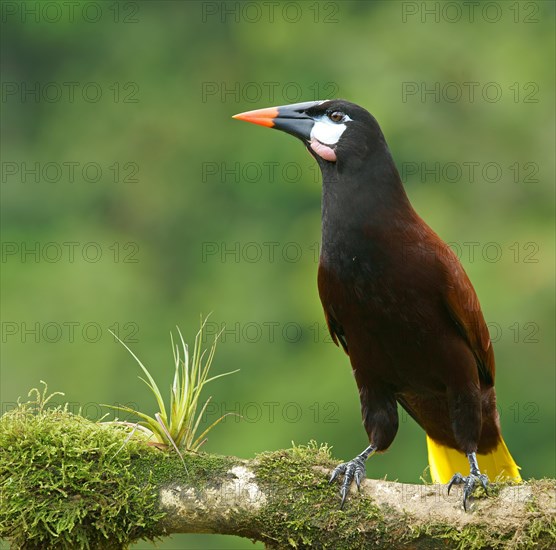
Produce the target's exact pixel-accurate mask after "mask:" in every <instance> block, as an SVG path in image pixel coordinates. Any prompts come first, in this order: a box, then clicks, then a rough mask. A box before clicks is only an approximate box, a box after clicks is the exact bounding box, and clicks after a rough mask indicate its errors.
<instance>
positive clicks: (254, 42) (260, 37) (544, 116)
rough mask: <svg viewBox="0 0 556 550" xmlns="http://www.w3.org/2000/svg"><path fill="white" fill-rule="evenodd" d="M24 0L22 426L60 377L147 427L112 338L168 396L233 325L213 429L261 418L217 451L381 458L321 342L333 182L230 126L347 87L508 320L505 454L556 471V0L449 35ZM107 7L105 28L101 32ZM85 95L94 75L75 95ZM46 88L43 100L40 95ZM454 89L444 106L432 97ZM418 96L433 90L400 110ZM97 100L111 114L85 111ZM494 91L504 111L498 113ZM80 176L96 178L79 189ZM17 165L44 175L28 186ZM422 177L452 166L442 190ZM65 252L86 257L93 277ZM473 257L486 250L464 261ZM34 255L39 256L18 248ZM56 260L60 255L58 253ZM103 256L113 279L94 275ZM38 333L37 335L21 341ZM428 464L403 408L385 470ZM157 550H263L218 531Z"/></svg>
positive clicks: (11, 274)
mask: <svg viewBox="0 0 556 550" xmlns="http://www.w3.org/2000/svg"><path fill="white" fill-rule="evenodd" d="M4 4H9V5H13V6H15V9H16V13H15V14H14V15H12V14H11V12H5V13H4V14H3V24H2V27H3V28H2V80H3V89H2V91H3V95H2V151H1V152H2V162H3V164H2V240H3V256H2V264H1V268H2V294H1V299H2V357H1V372H0V377H1V378H0V382H1V400H2V407H3V410H6V409H8V408H9V407H11V406H12V404H13V402H14V401H15V400H16V399H17V397H18V396H24V395H26V394H27V391H28V390H29V389H30V388H31V387H34V386H37V385H38V383H39V380H46V381H47V382H48V384H49V388H50V389H51V390H52V391H54V390H59V391H64V392H65V398H66V400H67V401H69V402H70V403H72V406H74V407H75V409H76V410H77V408H78V407H79V406H83V407H84V411H85V413H86V414H87V415H88V416H90V417H92V418H96V417H98V416H100V414H101V410H100V408H99V406H98V405H97V404H98V403H114V402H124V403H126V402H127V403H134V404H136V405H137V406H139V407H140V408H142V409H144V410H146V411H148V412H151V413H152V412H154V403H153V399H152V397H151V396H150V395H149V393H148V390H147V389H146V387H144V385H143V384H142V383H141V382H140V381H139V380H138V379H137V375H138V368H137V366H136V365H135V364H134V362H133V360H132V359H131V357H130V356H129V355H128V354H127V353H126V352H125V350H124V349H123V348H122V347H121V346H120V345H118V344H117V343H115V341H114V338H113V337H112V336H111V335H110V334H109V332H108V328H109V327H112V328H113V329H114V328H115V329H116V330H118V331H119V332H118V333H119V335H120V337H122V338H123V339H124V340H126V342H127V343H128V344H129V345H130V346H131V347H132V348H133V350H134V351H135V352H136V353H137V355H138V356H139V357H141V359H142V360H143V361H144V362H145V364H146V365H147V366H148V367H149V368H150V369H152V372H153V374H154V375H155V377H156V379H157V380H158V381H159V382H160V386H161V387H164V388H167V387H169V384H170V381H171V376H172V356H171V349H170V345H169V343H170V340H169V332H170V331H171V330H172V329H174V327H175V326H176V325H179V326H180V328H181V329H182V331H183V332H184V334H185V336H186V339H188V340H189V341H192V339H193V337H194V334H195V332H196V330H197V327H198V322H199V315H200V314H201V313H203V314H207V313H209V312H212V315H211V317H210V320H209V329H210V331H211V332H213V333H214V332H215V331H216V330H217V329H218V328H219V327H221V326H222V325H224V324H225V325H226V327H227V332H225V333H224V335H223V341H222V343H221V344H220V345H219V348H218V350H217V355H216V360H215V363H214V372H215V373H217V372H224V371H227V370H233V369H236V368H240V369H241V371H240V372H239V373H238V374H235V375H233V376H231V377H228V378H225V379H224V380H221V381H218V382H216V383H214V385H212V387H210V388H209V389H208V391H207V394H206V396H207V397H208V395H212V396H213V403H214V406H213V408H212V409H211V410H210V414H209V415H207V420H208V421H211V420H214V419H215V418H216V417H217V414H220V413H224V412H228V411H231V412H238V413H241V414H243V415H244V418H243V420H241V421H240V420H239V419H238V418H236V417H229V418H227V419H226V421H225V422H224V423H223V424H221V425H220V426H219V427H217V428H216V429H215V430H214V432H212V433H211V435H210V437H209V440H208V442H207V443H206V446H205V447H204V448H205V450H206V451H208V452H214V453H222V454H233V455H239V456H242V457H252V456H253V455H254V454H255V453H257V452H261V451H266V450H272V449H278V448H281V447H286V446H290V445H291V442H292V441H295V442H296V443H305V442H307V441H308V440H310V439H316V440H317V441H320V442H324V441H326V442H328V443H329V444H331V445H333V446H334V453H335V454H336V456H337V457H339V458H345V459H347V458H351V457H352V456H354V455H355V454H356V453H358V452H359V451H360V450H361V449H362V448H363V447H364V446H365V445H366V442H367V441H366V436H365V433H364V430H363V428H362V427H361V420H360V414H359V404H358V396H357V390H356V387H355V384H354V381H353V377H352V375H351V370H350V368H349V363H348V360H347V358H346V357H345V355H344V354H343V353H342V352H341V351H339V350H338V349H337V348H336V347H335V346H334V345H333V344H332V343H330V341H329V339H328V338H327V337H326V336H327V335H326V330H325V325H324V320H323V315H322V311H321V306H320V302H319V298H318V294H317V289H316V270H317V263H316V260H315V254H316V252H315V251H316V250H317V246H318V244H317V243H318V242H319V238H320V182H319V179H318V178H317V177H316V171H315V170H316V167H315V166H314V163H313V161H312V159H311V158H310V156H309V155H308V154H307V153H306V152H305V151H304V150H303V147H302V145H301V144H300V143H299V142H297V141H296V140H294V139H293V138H291V137H289V136H286V135H285V134H281V133H279V132H272V131H269V130H266V129H262V128H256V127H253V126H249V125H247V124H244V123H240V122H236V121H233V120H231V118H230V117H231V115H233V114H234V113H237V112H240V111H245V110H249V109H255V108H260V107H267V106H272V105H281V104H285V103H291V102H295V101H305V100H313V99H324V98H327V97H331V95H334V96H335V97H343V98H346V99H349V100H351V101H354V102H356V103H359V104H361V105H363V106H365V107H366V108H368V109H369V110H370V111H371V112H372V113H373V114H374V115H375V117H376V118H377V119H378V121H379V122H380V124H381V126H382V128H383V131H384V133H385V135H386V138H387V140H388V142H389V145H390V148H391V150H392V154H393V156H394V158H395V160H396V162H397V164H398V166H399V167H400V170H401V171H402V167H406V168H405V170H403V172H404V181H405V184H406V188H407V191H408V194H409V196H410V198H411V200H412V202H413V204H414V206H415V208H416V209H417V211H418V212H419V213H420V214H421V215H422V216H423V218H424V219H425V220H427V222H428V223H429V224H430V225H431V226H432V227H433V228H434V229H435V230H436V231H437V232H438V233H439V234H440V235H441V236H442V237H443V238H444V239H445V240H446V241H449V242H452V243H454V246H455V247H456V249H457V250H458V251H460V252H461V253H462V257H461V259H462V262H463V264H464V266H465V268H466V270H467V271H468V273H469V275H470V277H471V280H472V281H473V283H474V285H475V288H476V290H477V293H478V295H479V298H480V300H481V303H482V306H483V311H484V313H485V317H486V319H487V320H488V321H489V323H491V326H492V331H493V339H494V340H495V344H494V345H495V352H496V359H497V366H498V374H497V388H498V395H499V407H500V413H501V420H502V425H503V431H504V434H505V439H506V442H507V443H508V446H509V447H510V449H511V450H512V452H513V454H514V456H515V458H516V460H517V462H518V463H519V464H520V465H521V466H522V468H523V470H522V471H523V475H524V476H525V477H526V478H528V477H537V478H538V477H543V476H551V477H553V476H554V475H555V473H554V436H555V434H554V402H555V399H554V397H555V391H554V387H555V376H554V365H555V357H554V339H553V336H554V218H553V216H554V181H555V178H554V176H555V174H554V150H555V147H554V146H555V143H554V116H555V113H554V61H555V60H554V4H553V3H552V2H529V3H520V4H519V6H520V9H521V11H516V8H515V7H514V9H513V11H512V10H511V9H510V7H509V6H510V2H498V3H496V2H495V3H491V4H496V5H498V6H499V8H500V12H501V14H502V15H501V17H500V19H499V20H498V21H495V22H492V18H493V17H494V15H493V14H494V12H492V13H487V14H486V15H483V12H482V11H481V10H482V8H483V7H484V4H482V3H481V5H480V6H479V7H478V8H477V10H478V11H477V13H476V14H475V18H474V21H473V22H470V21H469V17H467V16H465V13H467V12H466V11H465V10H464V11H463V15H462V16H461V18H460V20H459V21H454V22H449V21H447V20H446V18H448V19H452V20H454V18H456V16H457V12H455V11H454V12H442V9H440V15H439V22H435V16H434V15H425V14H424V13H421V10H422V5H421V2H418V3H416V2H409V3H404V2H396V1H392V2H319V3H316V2H301V3H296V2H290V3H289V4H290V7H289V8H287V11H285V12H284V11H283V10H284V6H285V4H282V3H280V4H279V5H278V6H277V7H276V8H274V9H275V11H274V14H273V16H272V17H270V16H269V10H270V4H269V3H265V2H263V3H261V4H259V6H260V11H259V8H257V7H256V5H255V4H254V3H252V2H248V3H244V4H238V3H236V2H227V3H221V2H205V3H198V2H179V1H174V2H165V1H161V2H120V3H119V4H118V5H117V9H118V10H119V11H116V4H114V3H113V2H92V4H94V5H96V6H97V8H96V9H91V11H90V12H86V16H85V17H84V16H83V15H82V11H81V7H78V8H76V12H75V17H74V20H73V21H70V17H69V16H68V15H67V11H63V12H62V13H63V14H64V15H63V16H62V17H61V19H60V20H59V21H53V19H55V13H56V12H55V11H54V8H55V7H56V6H54V8H51V9H52V10H53V11H50V12H47V13H46V14H45V13H44V12H43V13H42V16H41V15H39V18H40V21H38V22H37V21H36V16H34V15H32V14H31V15H29V14H28V15H27V17H25V18H24V19H25V20H24V21H22V20H21V13H22V11H21V10H23V9H24V5H22V4H20V3H15V2H11V3H4ZM27 4H28V5H31V6H34V5H35V4H36V3H35V2H27ZM45 4H55V3H54V2H47V3H45ZM89 4H91V3H89ZM451 4H454V3H451ZM526 4H528V5H533V7H534V8H536V9H533V10H532V8H530V7H528V8H526ZM291 5H293V6H294V7H291ZM435 5H442V3H435V2H432V3H429V5H428V7H429V8H431V9H439V8H434V6H435ZM22 6H23V7H22ZM3 9H5V6H4V8H3ZM10 9H11V8H10ZM404 9H405V13H406V16H405V17H404ZM413 9H417V10H418V13H417V14H416V15H411V14H410V13H408V10H409V12H411V11H412V10H413ZM451 9H454V8H451ZM462 9H463V8H462ZM98 10H100V14H101V17H100V19H99V20H98V21H97V22H92V21H87V20H86V19H87V18H88V19H95V18H96V14H97V13H99V11H98ZM225 10H228V11H227V12H226V11H225ZM298 15H300V19H299V21H295V19H296V17H297V16H298ZM516 18H517V22H516V21H515V19H516ZM487 19H488V20H487ZM67 82H77V83H78V84H77V87H76V88H75V98H74V100H73V101H69V98H68V97H69V96H68V93H67V90H68V87H67V85H64V84H63V83H67ZM469 82H475V83H478V84H477V85H476V87H474V90H475V97H474V98H473V99H470V97H469V93H468V90H469V89H470V85H468V84H464V83H469ZM36 83H38V86H39V87H41V88H40V90H41V91H44V90H45V87H46V92H47V93H48V92H49V93H50V95H49V96H48V97H47V98H45V97H44V96H40V97H39V100H38V101H35V98H34V96H33V95H24V96H22V89H23V87H24V86H27V87H32V86H34V85H35V84H36ZM48 83H53V84H50V88H49V87H48ZM87 83H95V84H94V86H95V88H92V87H91V85H86V84H87ZM115 83H118V84H117V85H118V86H119V88H118V89H117V88H116V86H115V85H114V84H115ZM435 83H439V84H438V85H439V86H440V94H439V96H438V97H435V95H434V93H431V94H426V95H425V96H424V97H423V96H421V93H420V92H421V91H422V90H423V89H424V88H426V89H434V86H435ZM447 83H453V84H450V85H449V86H448V87H446V84H447ZM487 83H495V85H493V86H491V87H490V88H488V89H487V90H486V91H485V85H486V84H487ZM516 83H517V85H516ZM14 86H15V90H16V91H15V93H12V91H13V90H14ZM404 86H405V88H406V89H407V87H408V86H409V87H415V88H416V89H417V90H418V92H417V93H416V94H414V95H408V96H407V97H405V98H404V97H403V96H402V90H403V89H404ZM474 86H475V85H474ZM99 88H100V89H101V91H102V97H101V98H100V99H99V100H98V101H96V102H92V101H86V100H84V99H83V96H82V93H83V90H84V89H87V91H88V92H90V93H91V96H93V92H94V91H95V89H99ZM56 90H61V91H62V97H61V99H60V100H52V99H51V98H52V97H55V93H56ZM118 90H119V94H118V96H117V97H116V96H115V94H116V92H117V91H118ZM458 90H459V91H461V92H462V96H461V98H459V99H458V98H457V97H456V95H455V94H456V93H457V92H458ZM497 90H500V91H501V96H500V98H499V99H498V100H496V101H492V100H488V98H487V99H485V97H484V96H483V92H484V93H492V94H493V95H490V96H488V97H489V98H490V99H492V97H494V94H495V93H496V91H497ZM91 96H89V97H91ZM48 98H50V99H48ZM454 98H455V99H454ZM131 99H136V100H137V101H136V102H130V101H129V100H131ZM124 100H126V101H124ZM67 162H75V163H78V164H77V165H76V172H75V178H74V181H73V182H71V181H69V177H68V171H67V164H66V165H65V166H64V165H63V164H62V163H67ZM471 162H476V163H479V164H478V167H477V168H476V173H475V177H474V178H473V181H470V178H469V177H468V174H467V173H466V166H469V164H464V163H471ZM22 163H26V165H27V167H28V168H33V167H34V165H35V163H39V167H40V170H41V171H42V170H47V172H45V173H44V174H40V175H39V176H38V179H39V181H35V176H34V175H32V174H31V175H29V174H28V175H27V180H26V181H22V180H23V178H22V175H21V170H22V169H23V164H22ZM47 163H55V164H54V165H48V166H50V168H45V166H47ZM86 163H96V164H95V165H98V166H100V167H101V170H102V175H101V177H100V179H99V180H98V181H86V179H84V178H83V177H82V170H83V166H84V165H86ZM114 163H118V166H119V169H120V173H119V176H118V177H115V173H114V170H115V167H114ZM127 163H131V164H127ZM270 163H276V165H274V167H273V165H272V164H270ZM288 163H289V164H288ZM421 163H425V164H426V167H427V168H428V169H433V171H434V169H435V163H439V164H438V166H439V169H438V170H439V171H438V177H436V175H435V173H432V174H427V173H425V172H424V171H423V170H422V169H421V168H422V167H421ZM447 163H455V164H451V165H448V166H446V165H447ZM488 163H493V164H488ZM516 163H517V164H516ZM52 166H54V168H53V167H52ZM55 166H60V167H61V168H62V172H63V173H62V176H61V177H60V178H57V176H56V168H55ZM111 166H112V167H113V168H110V167H111ZM457 166H459V167H460V168H462V169H463V173H462V176H461V177H459V178H458V177H457V171H456V167H457ZM511 166H512V167H513V168H510V167H511ZM14 167H15V169H16V170H18V172H17V173H15V174H11V173H10V172H11V171H12V170H13V169H14ZM489 167H490V168H489ZM497 167H498V168H497ZM408 168H409V171H410V172H416V173H411V174H408V173H407V172H408ZM415 168H416V170H415ZM497 169H499V170H500V174H499V176H496V170H497ZM48 170H52V171H50V172H49V171H48ZM91 170H94V168H91ZM443 170H444V174H443ZM483 170H492V171H487V172H486V175H484V174H483ZM132 171H136V172H137V173H136V174H132ZM86 177H87V178H88V179H89V180H91V179H94V177H95V176H94V173H93V171H91V172H89V173H87V174H86ZM126 177H127V179H130V178H131V179H135V180H136V181H126ZM115 179H117V180H118V181H114V180H115ZM52 180H54V181H52ZM489 180H490V181H489ZM516 180H517V181H516ZM68 242H76V243H78V244H77V245H76V248H75V249H74V251H75V258H74V259H73V261H70V257H69V248H68V245H64V244H63V243H68ZM473 242H475V243H478V244H477V245H476V248H475V254H474V256H471V254H470V247H469V245H465V244H464V243H473ZM36 243H39V244H38V245H37V244H36ZM47 243H51V244H50V245H48V246H47ZM52 243H54V244H52ZM86 243H96V244H93V245H90V244H88V245H86ZM263 243H275V244H272V245H269V244H263ZM489 243H490V244H489ZM492 243H495V244H494V245H493V244H492ZM515 243H517V244H515ZM36 246H38V247H39V249H38V250H39V258H38V259H36V258H35V257H34V255H33V254H28V255H23V256H22V250H25V249H33V248H34V247H36ZM57 247H60V249H61V250H62V256H61V257H60V259H59V260H57V261H49V260H52V258H56V250H57ZM271 249H272V250H273V251H274V254H273V255H271V253H270V250H271ZM99 250H100V252H101V254H102V256H101V257H100V259H99V260H98V261H90V259H89V260H86V259H84V258H83V252H84V251H86V252H87V253H90V257H94V254H95V251H97V252H98V251H99ZM226 251H227V252H226ZM45 255H46V257H45ZM497 255H498V256H499V257H498V258H497V259H496V261H492V258H496V256H497ZM127 260H136V261H134V262H131V261H127ZM37 323H38V327H39V333H38V335H37V336H36V335H35V334H34V333H32V332H31V333H27V334H24V333H23V331H24V329H25V328H27V329H31V330H33V329H34V327H35V326H36V324H37ZM70 323H75V325H74V327H75V332H74V334H73V338H72V337H71V334H70V325H69V324H70ZM85 327H87V332H85V334H84V333H83V329H84V328H85ZM98 327H100V328H101V332H100V333H99V334H97V331H96V329H97V328H98ZM58 331H59V332H58ZM58 336H59V339H58ZM37 340H38V341H37ZM56 340H57V341H56ZM425 465H426V448H425V439H424V435H423V433H422V432H421V430H420V429H419V428H418V427H417V426H416V425H415V424H414V422H413V421H412V420H411V419H408V418H407V416H406V415H402V421H401V424H400V430H399V433H398V436H397V438H396V440H395V442H394V444H393V445H392V447H391V448H390V450H389V451H388V452H387V453H386V454H384V455H382V456H377V457H373V459H372V460H371V461H370V462H369V464H368V468H367V471H368V475H369V476H371V477H376V478H379V477H384V476H388V478H389V479H399V480H401V481H407V482H417V481H418V480H419V476H420V475H421V474H422V472H423V469H424V467H425ZM159 546H160V548H176V549H178V548H252V547H253V545H252V544H251V543H250V542H249V541H245V540H241V539H236V538H233V537H218V536H212V535H202V536H201V535H199V536H192V535H189V536H179V537H178V536H176V537H173V538H172V539H166V540H165V541H163V542H162V543H160V545H159ZM257 546H258V545H257ZM149 547H152V546H151V545H150V544H149V543H141V544H138V545H137V546H136V548H149Z"/></svg>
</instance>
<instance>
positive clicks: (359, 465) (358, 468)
mask: <svg viewBox="0 0 556 550" xmlns="http://www.w3.org/2000/svg"><path fill="white" fill-rule="evenodd" d="M342 474H343V475H344V481H343V482H342V486H341V488H340V494H341V495H342V503H341V504H340V510H341V509H342V508H343V507H344V503H345V502H346V498H347V495H348V492H349V488H350V486H351V484H352V482H353V480H355V484H356V485H357V489H358V490H359V488H360V487H361V481H362V480H363V479H365V461H364V460H363V459H362V458H361V457H360V456H357V457H355V458H354V459H353V460H350V461H349V462H344V463H342V464H340V465H339V466H336V468H334V471H333V472H332V475H331V476H330V480H329V482H328V483H332V482H333V481H334V480H335V479H336V478H337V477H338V476H340V475H342Z"/></svg>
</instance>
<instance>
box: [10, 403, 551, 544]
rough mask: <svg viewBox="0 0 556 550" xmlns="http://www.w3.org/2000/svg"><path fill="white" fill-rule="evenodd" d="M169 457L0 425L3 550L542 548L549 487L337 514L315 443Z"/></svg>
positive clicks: (395, 495)
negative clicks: (243, 455)
mask: <svg viewBox="0 0 556 550" xmlns="http://www.w3.org/2000/svg"><path fill="white" fill-rule="evenodd" d="M184 459H185V463H186V466H187V469H185V468H184V465H183V463H182V461H181V459H180V457H178V455H177V454H176V453H175V452H174V453H171V452H164V451H160V450H158V449H156V448H153V447H149V446H147V445H146V444H145V443H143V442H141V441H136V440H134V439H130V438H129V435H128V434H127V433H126V432H125V430H123V429H122V428H120V427H115V426H113V425H103V424H98V423H93V422H89V421H87V420H85V419H83V418H82V417H79V416H75V415H72V414H70V413H69V412H66V411H64V410H62V409H55V410H51V411H39V412H38V413H35V414H31V413H30V412H29V411H26V410H24V409H23V410H16V411H13V412H11V413H8V414H6V415H4V416H3V417H2V418H1V419H0V487H1V489H2V497H3V498H2V501H1V505H0V536H2V537H3V538H7V539H9V540H10V541H11V542H12V546H13V548H41V549H45V548H72V549H74V548H125V547H126V546H127V545H128V544H129V543H130V542H132V541H134V540H137V539H139V538H149V539H153V538H156V537H163V536H165V535H169V534H171V533H221V534H233V535H238V536H241V537H247V538H250V539H253V540H260V541H263V542H264V543H265V544H266V545H267V547H268V548H334V549H342V548H346V549H348V548H349V549H355V548H371V547H382V548H466V549H467V548H554V547H555V546H556V525H555V487H556V485H555V482H554V481H553V480H541V481H530V482H527V483H523V484H521V485H516V486H511V485H502V486H496V485H494V486H493V490H492V495H491V496H489V497H486V496H484V495H483V496H480V495H477V498H475V499H474V500H473V507H472V511H471V512H468V513H465V512H464V511H463V510H462V507H461V498H462V497H461V493H460V492H459V491H458V490H456V491H454V492H453V494H451V495H450V496H449V497H448V496H447V495H446V489H445V487H443V486H436V485H410V484H404V483H395V482H389V481H377V480H366V481H365V482H364V483H363V484H362V488H361V492H360V494H357V492H356V491H353V493H352V494H351V495H350V498H349V501H348V502H347V503H346V506H345V508H344V509H343V510H340V509H339V497H338V491H337V487H335V486H330V485H328V477H329V475H330V471H331V469H332V468H333V466H334V465H335V464H336V463H335V462H334V461H333V460H332V459H331V457H330V453H329V450H328V449H327V448H326V447H324V446H321V447H318V446H317V445H315V444H310V445H308V446H302V447H295V448H293V449H288V450H283V451H276V452H273V453H263V454H260V455H258V456H257V457H256V458H254V459H252V460H242V459H239V458H234V457H224V456H216V455H207V454H198V453H185V454H184Z"/></svg>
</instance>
